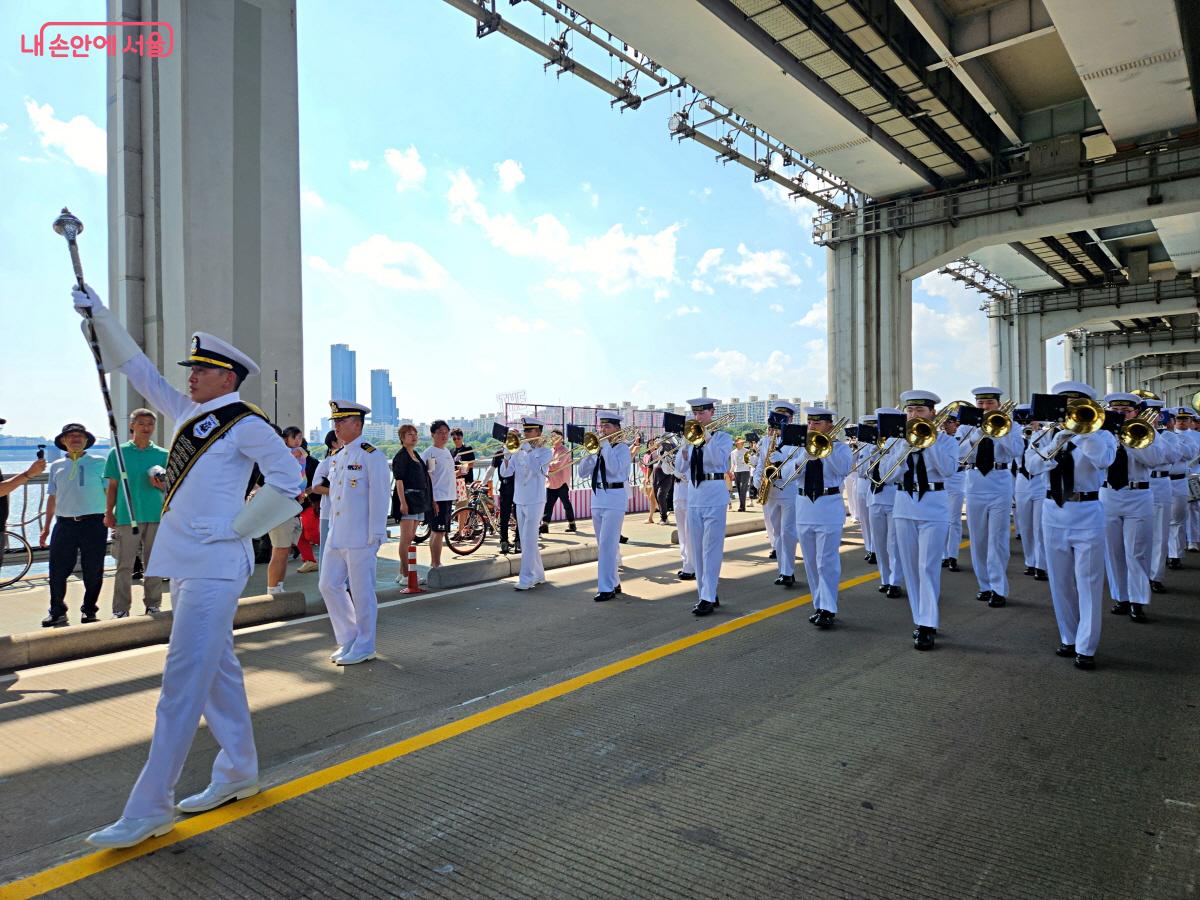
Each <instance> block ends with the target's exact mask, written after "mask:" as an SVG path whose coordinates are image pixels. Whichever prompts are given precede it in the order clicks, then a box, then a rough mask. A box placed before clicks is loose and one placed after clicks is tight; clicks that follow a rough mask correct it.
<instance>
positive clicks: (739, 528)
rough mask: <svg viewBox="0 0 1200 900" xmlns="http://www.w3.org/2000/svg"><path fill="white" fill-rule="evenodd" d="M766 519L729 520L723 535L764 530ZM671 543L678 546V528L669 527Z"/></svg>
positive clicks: (765, 528) (731, 535) (728, 535)
mask: <svg viewBox="0 0 1200 900" xmlns="http://www.w3.org/2000/svg"><path fill="white" fill-rule="evenodd" d="M766 530H767V522H766V519H754V520H752V521H749V522H729V523H728V524H726V526H725V537H733V536H734V535H737V534H752V533H753V532H755V531H766ZM671 543H672V544H675V545H676V546H678V544H679V529H678V528H672V529H671Z"/></svg>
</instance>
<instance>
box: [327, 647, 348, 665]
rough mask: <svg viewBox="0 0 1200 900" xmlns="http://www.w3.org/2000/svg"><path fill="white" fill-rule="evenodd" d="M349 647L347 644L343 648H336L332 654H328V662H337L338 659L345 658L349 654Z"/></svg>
mask: <svg viewBox="0 0 1200 900" xmlns="http://www.w3.org/2000/svg"><path fill="white" fill-rule="evenodd" d="M351 646H352V645H351V644H347V645H346V646H344V647H338V648H337V649H336V650H334V651H333V652H332V653H330V654H329V661H330V662H337V661H338V660H339V659H341V658H342V657H343V656H345V655H346V654H347V653H349V652H350V647H351Z"/></svg>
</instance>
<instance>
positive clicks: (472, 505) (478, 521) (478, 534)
mask: <svg viewBox="0 0 1200 900" xmlns="http://www.w3.org/2000/svg"><path fill="white" fill-rule="evenodd" d="M467 491H468V493H469V496H468V498H467V499H466V500H465V501H463V502H462V503H457V504H455V506H454V508H453V509H452V510H451V511H450V521H451V522H455V523H458V522H459V521H460V520H459V515H460V514H462V516H463V518H462V520H461V526H460V527H459V528H457V529H455V528H451V529H450V532H449V534H447V535H446V546H448V547H449V548H450V550H451V551H452V552H454V553H456V554H458V555H459V556H469V555H470V554H472V553H474V552H475V551H476V550H478V549H479V548H480V547H481V546H482V545H483V541H484V539H485V538H486V537H487V535H488V532H489V531H490V532H491V533H492V534H499V533H500V524H499V519H498V514H497V512H496V506H495V504H494V503H493V502H492V498H491V497H489V496H488V494H487V485H486V484H483V483H477V484H472V485H468V487H467Z"/></svg>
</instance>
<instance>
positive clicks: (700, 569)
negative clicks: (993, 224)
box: [676, 397, 733, 616]
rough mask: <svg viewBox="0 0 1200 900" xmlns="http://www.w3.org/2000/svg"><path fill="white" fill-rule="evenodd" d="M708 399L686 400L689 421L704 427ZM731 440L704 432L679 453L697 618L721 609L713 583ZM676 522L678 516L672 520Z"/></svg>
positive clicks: (711, 407) (721, 546)
mask: <svg viewBox="0 0 1200 900" xmlns="http://www.w3.org/2000/svg"><path fill="white" fill-rule="evenodd" d="M716 402H717V401H716V400H714V399H713V398H712V397H696V398H695V399H694V400H689V401H688V405H689V406H690V407H691V408H692V418H693V419H694V420H695V421H696V422H697V423H699V424H700V425H701V426H707V425H708V423H709V422H711V421H712V419H713V413H714V412H715V411H716ZM732 452H733V437H732V436H731V435H729V434H728V433H727V432H724V431H706V433H705V437H704V443H702V444H700V445H699V446H693V445H692V444H691V443H689V442H688V441H687V440H685V441H684V443H683V447H682V448H681V449H680V451H679V457H678V459H677V465H678V471H680V472H683V473H686V475H685V477H686V478H688V479H689V481H690V482H691V484H690V486H689V488H688V540H689V541H690V547H691V550H692V554H693V555H694V557H695V565H696V591H697V593H698V594H699V599H698V600H697V601H696V605H695V606H693V607H692V613H693V614H694V615H697V616H707V615H709V614H710V613H711V612H712V611H713V610H714V609H716V608H717V607H718V606H720V605H721V603H720V600H719V598H718V597H717V580H718V579H719V578H720V576H721V557H722V555H723V554H724V552H725V510H726V508H727V506H728V500H729V491H728V490H727V489H726V487H725V472H726V471H727V470H728V468H729V454H731V453H732ZM676 518H678V516H676Z"/></svg>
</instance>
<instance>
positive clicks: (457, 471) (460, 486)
mask: <svg viewBox="0 0 1200 900" xmlns="http://www.w3.org/2000/svg"><path fill="white" fill-rule="evenodd" d="M450 440H451V441H453V442H454V446H453V447H451V448H450V455H451V456H452V457H453V458H454V488H455V499H456V500H457V501H458V502H459V503H466V502H467V486H468V485H470V484H472V483H474V481H475V472H474V470H473V469H472V467H471V463H473V462H475V448H474V447H472V446H471V445H470V444H464V443H463V433H462V429H461V428H455V429H454V430H453V431H451V432H450ZM457 519H458V533H459V535H460V536H461V535H462V530H463V527H464V526H465V525H466V524H467V512H466V510H463V511H462V512H460V513H459V514H458V516H457Z"/></svg>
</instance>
